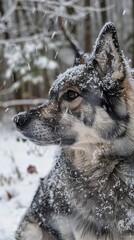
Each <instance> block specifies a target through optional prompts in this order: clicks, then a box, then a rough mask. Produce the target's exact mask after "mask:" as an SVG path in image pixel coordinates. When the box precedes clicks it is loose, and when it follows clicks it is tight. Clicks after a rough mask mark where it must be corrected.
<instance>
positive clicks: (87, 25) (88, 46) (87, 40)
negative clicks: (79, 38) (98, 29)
mask: <svg viewBox="0 0 134 240" xmlns="http://www.w3.org/2000/svg"><path fill="white" fill-rule="evenodd" d="M87 6H90V0H85V7H87ZM91 39H92V33H91V17H90V14H87V16H86V18H85V36H84V41H85V52H91V49H92V46H91V45H92V44H91Z"/></svg>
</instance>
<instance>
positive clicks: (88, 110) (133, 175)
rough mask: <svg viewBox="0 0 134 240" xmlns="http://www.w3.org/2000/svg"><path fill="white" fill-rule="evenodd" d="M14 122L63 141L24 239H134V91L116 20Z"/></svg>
mask: <svg viewBox="0 0 134 240" xmlns="http://www.w3.org/2000/svg"><path fill="white" fill-rule="evenodd" d="M14 122H15V124H16V126H17V129H18V130H19V131H20V132H21V133H22V134H23V135H24V136H25V137H26V138H28V139H30V140H31V141H32V142H34V143H36V144H38V145H44V146H46V145H52V144H53V145H59V146H60V147H61V151H60V153H59V155H58V156H57V157H56V159H55V162H54V166H53V168H52V170H51V171H50V173H49V174H48V175H47V176H46V177H45V178H43V179H41V180H40V184H39V187H38V190H37V191H36V193H35V196H34V198H33V200H32V203H31V206H30V207H29V209H28V210H27V212H26V214H25V216H24V217H23V219H22V221H21V223H20V225H19V227H18V230H17V231H16V237H15V239H16V240H134V90H133V87H132V76H131V70H130V68H129V66H128V63H127V60H126V58H125V57H124V54H123V52H122V51H121V50H120V47H119V44H118V39H117V33H116V29H115V26H114V24H113V23H106V24H105V26H104V27H103V28H102V30H101V31H100V34H99V36H98V38H97V40H96V43H95V45H94V48H93V51H92V53H91V54H89V53H86V54H83V55H81V56H80V58H79V59H77V61H76V64H75V66H73V67H72V68H70V69H68V70H67V71H66V72H64V73H63V74H60V75H59V76H58V78H57V80H56V81H55V82H54V83H53V85H52V87H51V89H50V92H49V99H48V100H47V101H45V103H44V104H43V105H41V106H39V107H36V108H34V109H31V110H29V111H28V112H22V113H19V114H18V115H16V116H15V117H14Z"/></svg>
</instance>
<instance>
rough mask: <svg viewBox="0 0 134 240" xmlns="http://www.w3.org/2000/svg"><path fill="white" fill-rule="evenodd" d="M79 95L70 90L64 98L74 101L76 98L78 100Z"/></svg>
mask: <svg viewBox="0 0 134 240" xmlns="http://www.w3.org/2000/svg"><path fill="white" fill-rule="evenodd" d="M78 96H79V94H78V93H77V92H75V91H73V90H68V91H67V92H66V93H64V95H63V98H64V100H66V101H72V100H74V99H75V98H77V97H78Z"/></svg>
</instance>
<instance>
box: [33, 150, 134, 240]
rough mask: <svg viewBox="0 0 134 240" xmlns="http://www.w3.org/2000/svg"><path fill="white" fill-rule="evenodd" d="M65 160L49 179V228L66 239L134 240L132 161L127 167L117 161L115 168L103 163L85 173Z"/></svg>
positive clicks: (68, 160)
mask: <svg viewBox="0 0 134 240" xmlns="http://www.w3.org/2000/svg"><path fill="white" fill-rule="evenodd" d="M63 158H64V164H63V162H62V164H61V165H60V162H59V161H58V165H57V169H55V170H54V171H53V173H51V176H49V178H48V179H47V189H45V192H47V194H48V195H47V204H48V205H47V210H48V213H47V215H48V216H47V222H48V227H50V228H52V229H54V230H55V231H56V232H58V233H60V235H61V237H62V239H70V240H74V239H76V240H79V239H80V240H90V239H91V240H96V239H100V240H103V239H107V240H112V239H114V240H121V239H123V240H128V239H130V240H133V239H134V236H133V237H132V234H133V232H134V219H133V217H132V216H133V214H134V213H133V212H132V211H133V204H134V190H133V183H132V181H131V180H132V174H133V173H132V172H131V168H132V169H133V167H132V164H133V163H131V161H130V166H129V164H127V166H129V168H126V165H123V164H120V165H119V164H118V163H117V161H116V160H114V159H113V160H111V161H113V163H112V167H111V165H110V164H109V162H108V161H105V162H104V164H105V168H104V166H103V162H102V163H101V165H100V164H98V167H97V166H95V167H92V166H90V169H89V168H87V171H85V172H82V171H80V170H79V169H76V168H75V166H74V165H72V163H71V162H70V159H69V158H66V157H65V156H63V155H62V157H61V159H63ZM101 166H102V167H101ZM45 181H46V180H45ZM42 188H44V182H42ZM43 192H44V189H43ZM37 205H38V203H37ZM40 205H41V206H42V210H41V211H40V213H39V214H40V215H42V216H43V215H44V212H43V209H45V208H46V206H44V204H43V203H42V202H41V203H40ZM51 211H52V214H51ZM45 214H46V213H45ZM128 236H129V237H128Z"/></svg>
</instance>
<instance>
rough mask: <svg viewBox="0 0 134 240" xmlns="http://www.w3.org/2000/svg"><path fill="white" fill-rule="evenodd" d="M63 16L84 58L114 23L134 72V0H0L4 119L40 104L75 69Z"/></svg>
mask: <svg viewBox="0 0 134 240" xmlns="http://www.w3.org/2000/svg"><path fill="white" fill-rule="evenodd" d="M58 16H61V17H62V19H63V23H64V26H65V27H66V28H67V29H69V32H70V34H71V35H72V36H74V37H75V39H77V41H78V42H79V45H80V46H81V47H82V48H83V49H84V51H85V52H87V51H88V52H90V51H91V50H92V47H93V45H94V42H95V39H96V37H97V35H98V33H99V31H100V29H101V27H102V26H103V24H104V23H105V22H107V21H112V22H113V23H114V24H115V26H116V28H117V31H118V38H119V42H120V45H121V48H122V49H123V50H124V52H125V55H126V56H127V57H128V59H131V61H130V65H131V66H132V67H134V0H127V1H126V0H0V116H2V115H3V113H5V112H7V111H8V110H9V109H11V108H14V109H15V111H21V110H24V109H27V108H29V107H30V106H32V105H34V104H38V103H41V102H42V101H43V99H44V98H46V97H47V93H48V90H49V88H50V86H51V84H52V82H53V81H54V80H55V78H56V76H57V75H58V74H59V73H60V72H63V71H64V70H65V69H67V68H68V67H70V66H71V65H72V64H73V61H74V57H75V54H74V52H73V49H71V46H70V43H69V42H68V41H67V40H66V39H65V37H64V34H63V33H62V31H61V30H60V28H59V26H58V21H57V19H58ZM33 99H34V100H33Z"/></svg>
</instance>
